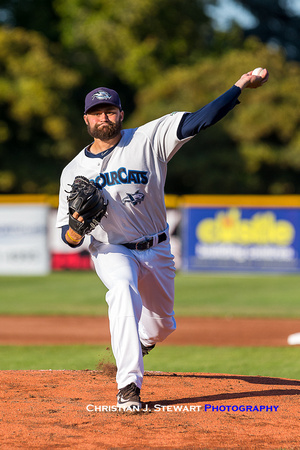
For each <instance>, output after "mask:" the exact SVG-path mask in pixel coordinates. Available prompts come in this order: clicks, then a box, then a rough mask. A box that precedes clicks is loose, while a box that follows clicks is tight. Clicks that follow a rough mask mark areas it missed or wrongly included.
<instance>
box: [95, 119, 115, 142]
mask: <svg viewBox="0 0 300 450" xmlns="http://www.w3.org/2000/svg"><path fill="white" fill-rule="evenodd" d="M121 129H122V121H121V120H119V121H118V122H116V123H113V122H110V121H109V122H105V125H104V126H103V125H102V126H101V128H98V127H97V126H95V127H94V129H91V126H90V124H89V123H88V124H87V130H88V133H89V134H90V135H91V136H92V137H93V138H94V139H100V140H101V141H109V140H110V139H113V138H115V137H116V136H118V134H119V133H120V131H121Z"/></svg>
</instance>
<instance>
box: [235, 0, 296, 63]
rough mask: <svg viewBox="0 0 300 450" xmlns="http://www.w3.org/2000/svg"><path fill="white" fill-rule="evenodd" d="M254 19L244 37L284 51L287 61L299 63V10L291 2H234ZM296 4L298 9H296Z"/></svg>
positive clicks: (280, 0)
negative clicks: (256, 39) (249, 37)
mask: <svg viewBox="0 0 300 450" xmlns="http://www.w3.org/2000/svg"><path fill="white" fill-rule="evenodd" d="M234 1H235V3H236V4H237V5H238V4H240V5H242V6H243V7H244V9H245V10H246V11H247V10H248V11H249V12H250V13H251V14H252V16H254V17H255V18H256V21H255V25H254V26H253V27H251V28H249V29H245V30H244V35H245V37H246V38H247V37H248V36H257V37H258V38H259V39H260V40H261V41H262V42H264V43H267V44H270V45H272V46H276V47H278V46H280V47H282V48H283V49H284V51H285V54H286V57H287V59H288V60H296V61H300V48H299V45H298V42H299V40H300V9H299V2H295V1H293V0H264V1H261V0H234ZM297 4H298V8H297Z"/></svg>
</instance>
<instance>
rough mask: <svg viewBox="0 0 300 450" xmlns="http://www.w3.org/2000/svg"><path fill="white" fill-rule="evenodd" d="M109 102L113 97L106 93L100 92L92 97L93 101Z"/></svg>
mask: <svg viewBox="0 0 300 450" xmlns="http://www.w3.org/2000/svg"><path fill="white" fill-rule="evenodd" d="M95 98H96V99H97V100H109V99H111V95H110V94H108V93H107V92H105V91H98V92H96V93H95V94H94V95H93V96H92V101H93V100H95Z"/></svg>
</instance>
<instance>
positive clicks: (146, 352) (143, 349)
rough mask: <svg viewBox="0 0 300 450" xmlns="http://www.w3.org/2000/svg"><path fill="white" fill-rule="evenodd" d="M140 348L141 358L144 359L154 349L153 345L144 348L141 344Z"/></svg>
mask: <svg viewBox="0 0 300 450" xmlns="http://www.w3.org/2000/svg"><path fill="white" fill-rule="evenodd" d="M141 347H142V354H143V358H144V356H145V355H148V353H149V352H151V350H153V349H154V347H155V344H153V345H150V346H149V347H145V346H144V344H142V343H141Z"/></svg>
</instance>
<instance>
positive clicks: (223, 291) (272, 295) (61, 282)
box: [0, 272, 300, 318]
mask: <svg viewBox="0 0 300 450" xmlns="http://www.w3.org/2000/svg"><path fill="white" fill-rule="evenodd" d="M0 286H1V295H0V297H1V298H0V314H12V315H13V314H21V315H30V314H34V315H60V314H61V315H93V316H96V315H98V316H99V315H106V314H107V305H106V302H105V293H106V288H105V287H104V286H103V284H102V283H101V281H100V280H99V279H98V277H97V275H96V274H95V273H94V272H54V273H52V274H50V275H48V276H42V277H7V276H5V277H0ZM175 287H176V296H175V312H176V315H177V316H215V317H286V318H288V317H289V318H293V317H294V318H298V317H300V302H299V292H300V275H231V274H230V275H229V274H220V275H218V274H191V275H188V274H183V273H178V274H177V277H176V279H175Z"/></svg>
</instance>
